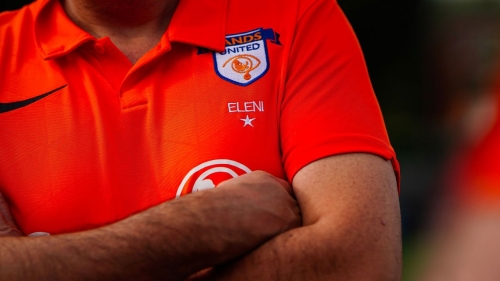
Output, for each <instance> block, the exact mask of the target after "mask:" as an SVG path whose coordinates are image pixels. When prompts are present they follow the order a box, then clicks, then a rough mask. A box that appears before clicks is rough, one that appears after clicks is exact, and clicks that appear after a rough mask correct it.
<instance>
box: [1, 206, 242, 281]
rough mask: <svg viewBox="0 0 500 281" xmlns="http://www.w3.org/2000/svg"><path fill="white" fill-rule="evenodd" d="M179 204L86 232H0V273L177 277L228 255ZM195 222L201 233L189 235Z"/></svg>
mask: <svg viewBox="0 0 500 281" xmlns="http://www.w3.org/2000/svg"><path fill="white" fill-rule="evenodd" d="M191 201H192V200H191ZM189 203H190V205H191V206H192V205H193V203H192V202H189ZM182 204H183V202H182V200H178V201H174V202H169V203H168V204H163V205H160V206H158V207H155V208H152V209H150V210H148V211H146V212H144V213H141V214H138V215H135V216H132V217H130V218H128V219H126V220H124V221H121V222H118V223H115V224H112V225H109V226H106V227H103V228H100V229H95V230H91V231H86V232H80V233H73V234H66V235H57V236H51V237H40V238H24V237H21V238H18V237H13V238H8V237H6V238H0V239H1V240H0V279H1V280H87V279H89V280H117V279H120V280H121V279H134V280H137V279H140V280H148V279H155V277H156V278H158V277H160V276H161V277H164V278H168V279H169V280H179V279H182V278H183V277H185V276H187V275H189V274H191V273H192V272H195V271H196V270H199V269H201V268H203V267H206V266H211V265H214V264H217V263H218V262H223V261H226V260H227V259H228V258H231V253H223V252H221V251H224V250H228V249H224V247H225V245H223V243H224V242H220V244H221V245H216V246H214V247H211V246H212V245H214V244H215V243H212V242H213V241H211V240H212V239H214V236H216V233H215V232H219V231H220V229H216V228H215V227H211V226H208V225H203V222H195V220H196V219H197V218H196V214H191V213H189V214H187V213H186V212H189V211H188V210H187V208H188V207H189V206H185V207H184V206H182ZM179 218H182V219H179ZM195 228H203V229H204V233H205V234H206V235H204V236H203V237H193V236H194V235H195V234H196V233H199V232H197V231H196V230H195ZM214 240H215V239H214ZM225 242H227V240H226V241H225ZM217 246H219V247H221V248H222V249H218V248H216V247H217ZM232 254H234V253H232Z"/></svg>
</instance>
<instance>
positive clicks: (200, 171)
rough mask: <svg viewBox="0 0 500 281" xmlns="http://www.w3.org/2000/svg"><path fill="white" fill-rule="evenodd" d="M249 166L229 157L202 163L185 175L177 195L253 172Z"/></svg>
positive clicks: (214, 185) (207, 187)
mask: <svg viewBox="0 0 500 281" xmlns="http://www.w3.org/2000/svg"><path fill="white" fill-rule="evenodd" d="M251 172H252V170H250V169H249V168H248V167H247V166H245V165H243V164H241V163H238V162H236V161H233V160H228V159H217V160H211V161H208V162H205V163H203V164H200V165H198V166H196V167H194V168H193V169H191V171H189V173H187V175H186V176H185V177H184V179H183V180H182V182H181V184H180V185H179V188H178V189H177V194H176V197H177V198H178V197H180V196H182V195H186V194H189V193H193V192H197V191H201V190H205V189H211V188H215V187H216V186H217V185H218V184H220V183H221V182H223V181H225V180H229V179H232V178H236V177H239V176H241V175H244V174H248V173H251Z"/></svg>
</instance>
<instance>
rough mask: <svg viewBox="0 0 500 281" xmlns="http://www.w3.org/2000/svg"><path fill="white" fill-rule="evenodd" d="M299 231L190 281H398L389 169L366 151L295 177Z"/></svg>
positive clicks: (395, 215)
mask: <svg viewBox="0 0 500 281" xmlns="http://www.w3.org/2000/svg"><path fill="white" fill-rule="evenodd" d="M293 189H294V192H295V195H296V197H297V201H298V202H299V205H300V208H301V211H302V216H303V224H304V226H303V227H301V228H297V229H293V230H291V231H288V232H285V233H283V234H281V235H279V236H277V237H275V238H274V239H272V240H270V241H269V242H267V243H266V244H264V245H262V246H261V247H260V248H258V249H257V250H255V251H254V252H252V253H251V254H249V255H248V256H245V257H243V258H241V259H240V260H238V261H236V262H234V263H231V264H228V265H226V266H223V267H219V268H215V269H213V270H211V271H209V272H208V274H202V276H198V277H196V278H192V279H193V280H196V279H200V280H381V281H389V280H400V279H401V232H400V228H401V226H400V211H399V203H398V191H397V186H396V179H395V176H394V172H393V170H392V167H391V164H390V163H389V162H388V161H385V160H383V159H382V158H379V157H377V156H374V155H370V154H345V155H339V156H332V157H328V158H325V159H322V160H318V161H316V162H313V163H311V164H309V165H308V166H306V167H304V168H303V169H302V170H301V171H299V172H298V173H297V175H296V176H295V178H294V179H293Z"/></svg>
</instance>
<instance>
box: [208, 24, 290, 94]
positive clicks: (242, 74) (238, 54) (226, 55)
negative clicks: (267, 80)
mask: <svg viewBox="0 0 500 281" xmlns="http://www.w3.org/2000/svg"><path fill="white" fill-rule="evenodd" d="M267 40H269V41H270V42H271V43H274V44H278V45H281V43H280V41H279V34H278V33H276V32H274V31H273V30H272V29H262V28H259V29H256V30H252V31H249V32H245V33H240V34H233V35H227V36H226V49H225V50H224V52H222V53H219V52H214V53H213V58H214V65H215V72H216V73H217V75H219V76H220V77H221V78H222V79H224V80H226V81H228V82H231V83H234V84H236V85H239V86H248V85H250V84H252V83H253V82H255V81H257V80H258V79H259V78H261V77H263V76H264V75H265V74H266V73H267V71H268V70H269V57H268V53H267V43H266V41H267Z"/></svg>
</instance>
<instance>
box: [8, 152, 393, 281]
mask: <svg viewBox="0 0 500 281" xmlns="http://www.w3.org/2000/svg"><path fill="white" fill-rule="evenodd" d="M254 174H255V175H250V176H249V177H240V178H238V179H236V180H234V182H233V183H230V182H228V183H227V184H226V186H225V187H220V188H217V189H214V190H208V191H204V192H199V193H196V194H193V195H189V196H186V197H185V198H184V199H183V200H182V199H180V200H175V201H173V202H170V203H165V204H162V205H159V206H158V207H155V208H153V209H150V210H148V211H146V212H144V213H141V214H138V215H135V216H132V217H130V218H129V219H126V220H124V221H122V222H119V223H116V224H113V225H110V226H108V227H104V228H100V229H96V230H91V231H87V232H82V233H76V234H68V235H60V236H54V237H41V238H24V237H12V238H11V237H6V238H0V277H1V278H0V279H9V280H39V279H44V278H45V279H51V280H61V279H62V280H64V279H73V280H85V279H92V280H110V279H144V280H148V279H151V280H153V279H157V278H161V277H163V278H167V279H169V280H182V279H183V278H186V277H187V276H189V275H190V274H193V273H195V272H197V271H199V270H201V269H203V268H211V269H210V270H206V271H203V272H202V273H200V274H198V275H195V276H192V277H191V279H192V280H384V281H385V280H400V278H401V277H400V275H401V235H400V218H399V209H398V198H397V187H396V181H395V178H394V173H393V171H392V168H391V166H390V163H388V162H387V161H384V160H383V159H381V158H379V157H377V156H373V155H368V154H346V155H339V156H333V157H328V158H325V159H322V160H319V161H316V162H314V163H312V164H309V165H308V166H306V167H305V168H303V169H302V170H301V171H300V172H299V173H298V174H297V175H296V176H295V178H294V180H293V189H294V192H295V195H296V197H297V201H298V203H299V205H300V208H301V211H302V216H303V226H302V227H299V228H295V227H296V226H297V225H298V222H297V218H298V216H297V213H298V211H297V210H296V209H295V207H294V201H293V200H292V199H291V197H288V199H287V197H286V196H283V194H286V192H284V188H283V187H286V184H284V183H281V182H280V185H281V191H280V188H276V183H273V182H272V180H270V178H269V177H270V176H266V175H263V174H261V173H254ZM252 177H253V178H252ZM263 178H264V179H263ZM273 180H275V179H273ZM242 190H243V191H242ZM280 192H281V193H280ZM283 192H284V193H283ZM242 193H243V194H242ZM262 194H264V195H265V196H262ZM248 202H250V203H252V204H250V203H248ZM276 202H279V204H276ZM186 206H189V207H191V208H186ZM255 206H259V207H258V208H257V207H255ZM192 208H194V209H192ZM203 208H210V212H208V210H209V209H205V211H206V212H203V211H204V210H203ZM242 208H244V210H242ZM174 210H175V217H179V216H180V215H179V212H180V213H181V214H182V216H181V217H182V218H183V219H182V220H180V219H171V217H174V216H173V215H174V213H173V211H174ZM190 210H196V211H195V212H193V211H190ZM261 210H265V211H261ZM214 212H215V213H214ZM204 213H211V214H214V215H213V216H211V217H203V215H202V217H200V214H204ZM167 218H168V219H169V223H165V221H166V220H167ZM241 218H247V219H245V220H243V219H241ZM170 219H171V220H170ZM289 229H291V230H289ZM286 230H289V231H286ZM193 235H194V236H196V237H197V238H199V239H198V240H196V239H192V238H193ZM272 237H274V238H272ZM190 238H191V239H190ZM270 238H272V239H271V240H269V241H268V239H270ZM266 241H268V242H266ZM264 242H266V243H264ZM259 245H261V246H260V247H258V248H257V249H255V247H257V246H259ZM253 249H255V250H253ZM252 250H253V251H252ZM250 251H251V252H250ZM248 252H250V253H249V254H247V253H248ZM242 255H244V256H243V257H241V258H239V259H237V260H235V261H233V262H231V261H232V260H234V259H235V258H237V257H239V256H242ZM212 267H213V268H212ZM4 277H5V278H4ZM40 277H42V278H40ZM16 278H17V279H16Z"/></svg>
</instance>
